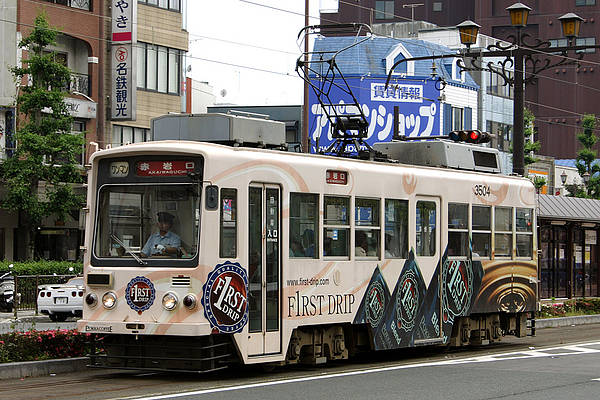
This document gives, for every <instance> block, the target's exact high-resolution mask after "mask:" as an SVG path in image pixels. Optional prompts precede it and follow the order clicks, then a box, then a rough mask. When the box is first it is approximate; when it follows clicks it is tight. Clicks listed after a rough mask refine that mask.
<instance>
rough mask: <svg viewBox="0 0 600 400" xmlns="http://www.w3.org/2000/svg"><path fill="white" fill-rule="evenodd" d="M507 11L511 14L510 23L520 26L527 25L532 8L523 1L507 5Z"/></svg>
mask: <svg viewBox="0 0 600 400" xmlns="http://www.w3.org/2000/svg"><path fill="white" fill-rule="evenodd" d="M506 11H508V13H509V14H510V24H511V25H512V26H515V27H518V28H521V27H525V26H527V18H528V17H529V11H531V8H529V7H527V6H526V5H525V4H523V3H515V4H513V5H512V6H510V7H507V8H506Z"/></svg>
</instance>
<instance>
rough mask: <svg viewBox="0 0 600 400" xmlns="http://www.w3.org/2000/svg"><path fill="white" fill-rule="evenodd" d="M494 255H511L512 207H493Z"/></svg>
mask: <svg viewBox="0 0 600 400" xmlns="http://www.w3.org/2000/svg"><path fill="white" fill-rule="evenodd" d="M494 255H495V256H496V257H512V208H510V207H496V208H495V209H494Z"/></svg>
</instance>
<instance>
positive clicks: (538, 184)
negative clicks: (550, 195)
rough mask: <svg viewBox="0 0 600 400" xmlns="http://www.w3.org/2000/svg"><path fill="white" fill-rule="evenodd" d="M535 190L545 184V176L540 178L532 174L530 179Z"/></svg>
mask: <svg viewBox="0 0 600 400" xmlns="http://www.w3.org/2000/svg"><path fill="white" fill-rule="evenodd" d="M531 181H532V182H533V185H534V186H535V189H536V190H540V189H541V188H543V187H544V186H545V185H546V178H542V177H541V176H534V177H533V179H532V180H531Z"/></svg>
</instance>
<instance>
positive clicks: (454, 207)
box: [448, 203, 469, 257]
mask: <svg viewBox="0 0 600 400" xmlns="http://www.w3.org/2000/svg"><path fill="white" fill-rule="evenodd" d="M468 255H469V205H468V204H460V203H449V204H448V256H449V257H466V256H468Z"/></svg>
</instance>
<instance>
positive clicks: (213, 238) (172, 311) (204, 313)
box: [78, 141, 537, 371]
mask: <svg viewBox="0 0 600 400" xmlns="http://www.w3.org/2000/svg"><path fill="white" fill-rule="evenodd" d="M91 163H92V169H91V174H90V175H89V182H88V184H89V190H88V211H89V212H88V216H87V221H86V222H87V223H86V226H87V230H86V238H85V246H86V253H85V261H84V265H85V283H86V288H85V291H86V297H85V304H84V309H83V319H82V320H80V321H79V322H78V329H79V330H80V331H81V332H91V333H99V334H103V335H104V339H103V341H102V342H101V343H102V345H101V347H102V348H103V349H104V352H103V353H98V354H96V355H94V356H93V357H92V366H97V367H109V368H111V367H114V368H126V369H129V368H130V369H147V370H186V371H211V370H216V369H220V368H224V367H226V366H228V365H230V364H231V363H244V364H252V363H298V362H301V363H312V364H315V363H323V362H326V361H327V360H332V359H344V358H348V357H349V356H351V355H352V354H355V353H357V352H359V351H370V350H385V349H392V348H402V347H414V346H420V345H434V344H440V345H455V346H460V345H464V344H485V343H489V342H493V341H497V340H500V338H501V336H502V335H505V334H513V335H516V336H524V335H526V332H527V331H526V324H527V313H529V312H532V311H534V310H535V307H536V290H537V289H536V287H537V283H536V282H537V251H536V247H537V246H536V243H537V239H536V230H535V226H536V225H535V224H536V221H535V214H534V210H535V190H534V187H533V185H532V183H531V182H530V181H529V180H527V179H524V178H518V177H508V176H501V175H494V174H486V173H478V172H465V171H457V170H451V169H446V168H432V167H423V166H418V167H417V166H411V165H403V164H391V163H382V162H374V161H358V160H352V159H340V158H335V157H328V156H320V155H305V154H298V153H289V152H283V151H274V150H263V149H250V148H243V147H237V148H236V147H229V146H223V145H218V144H212V143H202V142H193V141H187V142H186V141H160V142H148V143H142V144H133V145H128V146H123V147H119V148H114V149H109V150H103V151H99V152H96V153H95V154H94V155H93V156H92V159H91ZM165 215H166V216H167V217H166V218H165ZM161 217H162V218H161ZM165 219H168V221H166V222H165ZM161 224H162V225H161ZM165 225H166V226H165ZM161 240H162V241H163V242H161Z"/></svg>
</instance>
